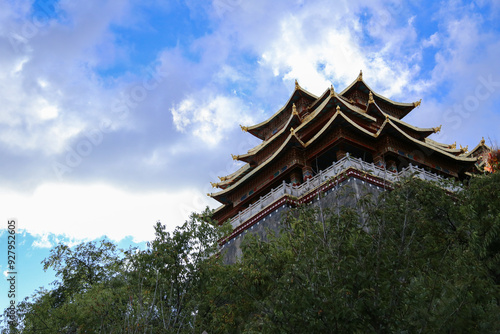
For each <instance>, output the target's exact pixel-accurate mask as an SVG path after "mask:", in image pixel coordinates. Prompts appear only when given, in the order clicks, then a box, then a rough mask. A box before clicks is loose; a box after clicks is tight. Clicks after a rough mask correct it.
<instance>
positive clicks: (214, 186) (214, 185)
mask: <svg viewBox="0 0 500 334" xmlns="http://www.w3.org/2000/svg"><path fill="white" fill-rule="evenodd" d="M210 184H211V185H212V188H217V187H218V186H219V185H218V184H217V183H213V182H210Z"/></svg>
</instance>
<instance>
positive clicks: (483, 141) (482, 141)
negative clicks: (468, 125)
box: [480, 137, 486, 145]
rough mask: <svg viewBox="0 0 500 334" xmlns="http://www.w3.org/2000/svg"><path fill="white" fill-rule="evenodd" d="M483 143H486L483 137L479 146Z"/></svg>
mask: <svg viewBox="0 0 500 334" xmlns="http://www.w3.org/2000/svg"><path fill="white" fill-rule="evenodd" d="M485 143H486V141H485V140H484V137H483V139H481V142H480V144H481V145H484V144H485Z"/></svg>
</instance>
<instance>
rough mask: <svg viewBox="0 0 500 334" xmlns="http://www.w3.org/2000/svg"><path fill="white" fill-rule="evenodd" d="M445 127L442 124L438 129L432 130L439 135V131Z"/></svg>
mask: <svg viewBox="0 0 500 334" xmlns="http://www.w3.org/2000/svg"><path fill="white" fill-rule="evenodd" d="M442 126H443V125H442V124H441V125H440V126H438V127H436V128H432V131H434V133H438V132H439V131H441V127H442Z"/></svg>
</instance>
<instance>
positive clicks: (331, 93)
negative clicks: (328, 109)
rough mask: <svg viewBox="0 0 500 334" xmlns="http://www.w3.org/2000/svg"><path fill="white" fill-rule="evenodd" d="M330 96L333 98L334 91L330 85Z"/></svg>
mask: <svg viewBox="0 0 500 334" xmlns="http://www.w3.org/2000/svg"><path fill="white" fill-rule="evenodd" d="M330 96H331V97H333V96H335V90H334V89H333V85H330Z"/></svg>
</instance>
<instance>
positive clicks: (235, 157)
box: [231, 154, 240, 160]
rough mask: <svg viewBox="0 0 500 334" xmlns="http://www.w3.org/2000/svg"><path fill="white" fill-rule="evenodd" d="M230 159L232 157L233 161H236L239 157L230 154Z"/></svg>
mask: <svg viewBox="0 0 500 334" xmlns="http://www.w3.org/2000/svg"><path fill="white" fill-rule="evenodd" d="M231 157H233V160H238V159H239V157H240V156H239V155H234V154H231Z"/></svg>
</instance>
